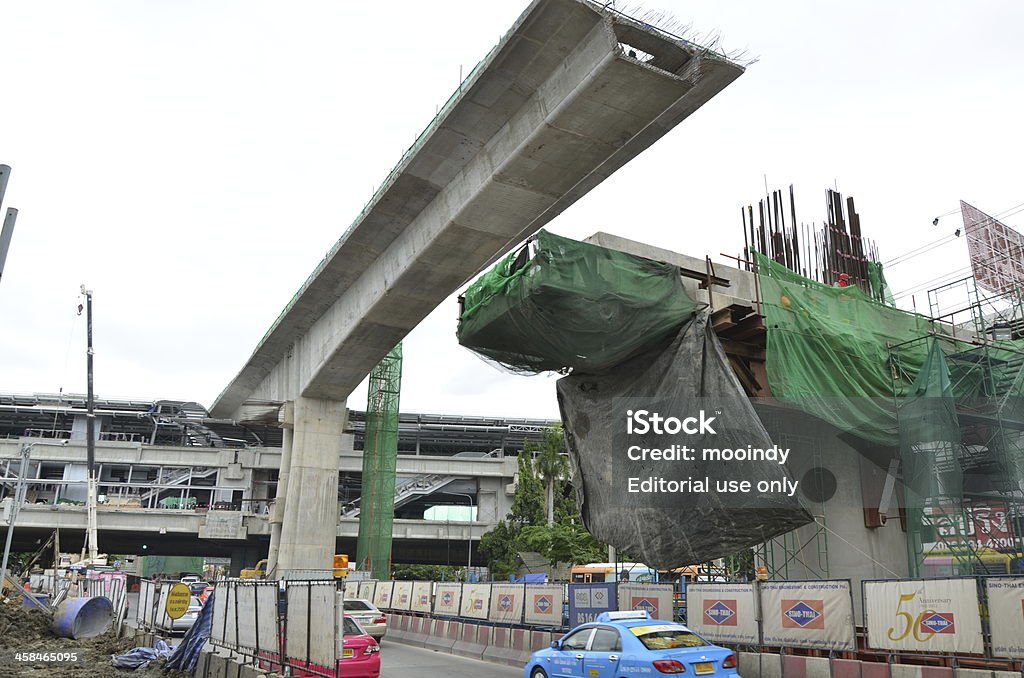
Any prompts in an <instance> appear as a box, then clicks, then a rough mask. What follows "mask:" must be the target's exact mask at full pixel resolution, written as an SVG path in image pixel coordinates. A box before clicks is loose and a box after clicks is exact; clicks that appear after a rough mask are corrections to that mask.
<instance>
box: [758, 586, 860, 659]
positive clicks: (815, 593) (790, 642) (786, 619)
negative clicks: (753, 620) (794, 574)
mask: <svg viewBox="0 0 1024 678" xmlns="http://www.w3.org/2000/svg"><path fill="white" fill-rule="evenodd" d="M761 617H762V620H761V633H762V640H761V642H762V643H763V644H764V645H778V646H781V647H810V648H818V649H826V650H851V651H852V650H856V649H857V639H856V635H855V631H854V624H853V599H852V598H851V594H850V582H849V581H847V580H845V579H842V580H833V581H765V582H761Z"/></svg>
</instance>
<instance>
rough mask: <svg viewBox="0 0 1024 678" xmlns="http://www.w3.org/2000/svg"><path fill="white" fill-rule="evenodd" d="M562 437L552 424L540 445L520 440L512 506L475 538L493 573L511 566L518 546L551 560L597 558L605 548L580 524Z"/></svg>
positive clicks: (496, 574) (504, 573)
mask: <svg viewBox="0 0 1024 678" xmlns="http://www.w3.org/2000/svg"><path fill="white" fill-rule="evenodd" d="M563 442H564V437H563V434H562V428H561V427H560V426H557V427H555V428H552V429H549V430H548V431H547V432H545V435H544V438H543V440H542V442H541V444H540V445H536V444H534V443H532V442H531V441H527V442H526V443H525V444H524V445H523V451H522V452H521V453H520V454H519V470H518V473H517V474H516V493H515V496H514V497H513V498H512V508H511V510H510V511H509V514H508V515H507V516H506V518H505V520H502V521H500V522H499V523H498V524H497V525H496V526H495V527H494V529H492V530H491V531H489V532H487V533H486V534H484V536H483V538H482V539H481V540H480V552H481V553H482V554H483V555H484V557H485V558H487V565H488V567H489V568H490V570H491V573H492V574H493V576H494V578H495V579H504V578H505V577H507V576H508V575H509V574H512V573H514V572H515V570H516V555H517V552H519V551H534V552H536V553H539V554H541V555H542V556H543V557H544V558H545V559H546V560H547V561H548V562H549V563H551V565H552V566H554V565H557V564H559V563H562V564H565V563H568V564H570V565H577V564H579V563H590V562H595V561H602V560H603V559H604V557H605V553H607V546H605V545H603V544H601V543H600V542H598V541H597V540H596V539H594V537H593V536H592V535H591V534H590V533H589V532H587V530H586V528H585V527H583V521H582V519H581V518H580V513H579V509H578V508H577V506H576V492H575V489H574V487H573V485H572V482H571V481H570V478H569V477H568V476H569V464H568V461H567V459H566V457H565V455H564V454H563V453H562V450H563ZM535 454H536V460H534V456H535Z"/></svg>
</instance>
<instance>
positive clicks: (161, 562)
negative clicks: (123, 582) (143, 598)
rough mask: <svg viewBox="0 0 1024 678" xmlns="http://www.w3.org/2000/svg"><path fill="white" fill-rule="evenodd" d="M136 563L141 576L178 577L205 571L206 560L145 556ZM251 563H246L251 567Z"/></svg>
mask: <svg viewBox="0 0 1024 678" xmlns="http://www.w3.org/2000/svg"><path fill="white" fill-rule="evenodd" d="M139 561H141V562H137V563H136V567H137V568H138V573H139V576H140V577H143V578H145V579H148V578H150V577H153V576H154V575H157V574H160V575H163V576H165V577H170V578H172V579H177V578H178V577H180V576H181V574H182V573H186V574H188V573H194V574H200V575H201V574H202V573H203V564H204V560H203V558H202V557H201V556H195V557H193V556H143V557H142V558H139ZM250 566H251V563H250V564H248V565H246V567H250Z"/></svg>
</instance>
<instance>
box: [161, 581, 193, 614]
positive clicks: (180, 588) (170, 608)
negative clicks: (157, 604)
mask: <svg viewBox="0 0 1024 678" xmlns="http://www.w3.org/2000/svg"><path fill="white" fill-rule="evenodd" d="M191 600H192V592H191V591H189V588H188V586H187V585H186V584H175V585H174V586H172V587H171V590H170V591H168V592H167V603H166V605H164V611H165V612H166V613H167V616H168V617H169V618H171V619H180V618H181V617H183V616H184V615H185V613H186V612H188V604H189V602H191Z"/></svg>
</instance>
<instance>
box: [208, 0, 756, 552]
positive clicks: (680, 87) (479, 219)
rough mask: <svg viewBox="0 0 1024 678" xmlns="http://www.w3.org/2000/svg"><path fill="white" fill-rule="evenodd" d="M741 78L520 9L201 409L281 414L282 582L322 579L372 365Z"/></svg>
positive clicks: (570, 14)
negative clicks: (348, 439) (301, 574)
mask: <svg viewBox="0 0 1024 678" xmlns="http://www.w3.org/2000/svg"><path fill="white" fill-rule="evenodd" d="M741 73H742V68H741V67H739V66H737V65H736V64H734V63H732V62H730V61H728V60H727V59H725V58H723V57H721V56H718V55H716V54H713V53H711V52H710V51H709V50H705V49H703V48H700V47H698V46H695V45H693V44H690V43H687V42H685V41H682V40H679V39H677V38H675V37H673V36H670V35H668V34H666V33H663V32H661V31H659V30H657V29H655V28H653V27H650V26H647V25H646V24H643V23H641V22H637V21H634V20H631V19H629V18H626V17H624V16H622V15H620V14H617V13H614V12H611V11H607V10H604V9H602V5H599V4H597V3H593V2H587V1H586V0H535V1H534V2H533V3H531V5H530V6H529V7H528V8H527V10H526V11H525V12H524V13H523V14H522V16H521V17H520V18H519V19H518V20H517V21H516V23H515V24H514V25H513V26H512V28H511V30H509V32H508V33H507V34H506V35H505V36H504V37H503V38H502V40H501V41H500V42H499V43H498V45H497V46H496V47H495V48H494V49H493V50H492V51H491V53H490V54H489V55H488V56H487V57H485V58H484V60H483V61H482V62H481V63H480V64H479V65H478V66H477V68H476V69H474V71H473V72H472V73H471V74H470V76H469V77H468V78H467V79H466V81H465V82H464V83H463V84H462V86H461V87H460V89H459V91H458V92H457V93H456V94H454V95H453V96H452V98H451V99H450V100H449V102H448V103H447V104H446V106H445V107H444V109H443V110H442V111H441V112H440V113H439V114H438V116H437V117H436V118H435V119H434V121H433V122H431V124H430V125H429V126H428V127H427V129H426V130H425V131H424V133H423V134H422V135H421V136H420V138H419V139H418V140H417V142H416V143H415V144H414V145H413V146H412V147H411V148H410V149H409V150H408V152H407V153H406V154H405V156H404V157H403V159H402V160H401V161H400V163H399V164H398V166H397V167H396V168H395V169H394V170H393V171H392V173H391V174H390V175H389V176H388V178H387V179H386V181H385V182H384V184H383V185H382V187H381V188H380V189H379V191H378V192H377V194H376V195H375V196H374V198H373V199H372V200H371V202H370V203H369V204H368V205H367V206H366V208H365V209H364V210H363V212H362V213H361V214H360V215H359V216H358V218H357V219H356V221H355V222H354V223H353V224H352V226H351V227H350V228H349V229H348V230H347V231H346V232H345V233H344V235H342V237H341V239H340V240H339V241H338V243H337V244H336V245H335V246H334V247H333V248H332V249H331V250H330V252H328V254H327V256H326V257H325V258H324V260H323V261H322V262H321V263H320V265H319V266H317V268H316V270H315V271H314V272H313V274H312V275H311V276H310V277H309V279H308V280H307V281H306V282H305V284H304V285H303V286H302V288H301V289H300V290H299V292H298V293H297V294H296V295H295V297H294V298H293V300H292V301H291V303H289V304H288V306H287V307H286V308H285V309H284V311H283V312H282V313H281V315H280V316H279V317H278V319H277V320H276V321H275V322H274V324H273V326H272V327H271V328H270V330H269V331H268V332H267V334H266V335H265V336H264V337H263V339H262V340H261V341H260V342H259V345H258V346H257V348H256V350H255V351H254V353H253V354H252V356H251V357H250V358H249V360H248V362H247V363H246V365H245V366H244V367H243V368H242V370H241V371H240V372H239V373H238V375H237V376H236V377H235V379H234V380H233V381H232V382H231V383H230V384H229V385H228V386H227V388H226V389H225V390H224V391H223V393H222V394H221V395H220V397H219V398H218V400H217V402H216V403H215V404H214V406H213V408H212V409H213V412H212V413H213V415H214V416H217V417H227V418H232V419H239V420H244V419H246V418H247V416H249V415H247V404H259V405H262V406H264V407H265V406H266V405H267V404H268V403H270V404H283V403H291V405H290V406H289V407H287V408H285V409H284V411H283V418H282V422H283V424H284V425H285V426H286V427H290V428H291V430H292V432H291V433H290V434H289V435H286V436H285V451H284V458H285V459H286V460H287V467H288V482H287V486H285V485H284V483H282V485H281V491H282V492H286V495H285V496H297V495H300V494H301V496H302V498H303V502H302V504H301V509H300V505H299V504H297V503H296V502H290V501H287V500H286V498H285V497H282V496H280V495H279V497H278V499H279V501H278V506H277V510H278V513H277V514H275V516H274V519H273V521H274V522H273V524H274V525H275V526H279V527H275V535H272V539H271V544H272V546H271V557H272V560H273V561H274V562H273V564H274V565H276V567H278V568H279V569H281V570H287V569H293V568H294V569H304V568H319V567H323V563H325V562H328V560H329V557H330V555H331V553H332V549H333V543H331V542H332V540H331V539H330V536H329V535H331V532H332V530H331V529H330V528H331V525H333V523H334V520H335V517H336V516H337V506H336V498H335V496H336V492H335V486H334V483H335V482H336V478H337V467H336V465H335V464H336V460H337V448H338V445H339V444H340V434H341V431H342V429H343V428H344V417H345V402H344V401H345V398H347V397H348V395H349V393H351V392H352V390H353V389H354V388H355V387H356V386H357V385H358V384H359V382H360V381H362V379H363V378H364V377H365V376H366V375H367V374H368V373H369V371H370V369H371V368H372V367H373V365H374V364H376V363H377V362H378V361H379V360H380V359H381V358H382V357H384V355H385V354H386V353H387V352H388V351H389V350H390V349H391V348H392V347H393V346H394V345H395V344H397V343H398V342H399V341H401V340H402V338H403V337H405V335H406V334H407V333H408V332H409V331H410V330H411V329H412V328H413V327H415V326H416V325H417V324H418V323H419V322H420V321H421V320H422V319H423V318H424V317H425V316H426V315H427V314H428V313H429V312H430V311H431V310H433V309H434V308H435V307H436V306H437V305H438V304H440V303H441V302H442V301H443V300H444V299H445V298H447V297H448V296H449V295H451V294H452V293H453V292H455V291H456V290H457V289H458V288H459V287H460V286H461V285H462V284H463V283H465V282H466V281H467V280H468V279H469V278H471V277H472V276H473V275H474V274H476V273H477V272H478V271H480V270H481V269H482V268H483V267H484V266H486V265H487V264H488V263H489V262H491V261H493V260H494V259H495V258H496V257H497V256H499V255H500V254H503V253H504V252H506V251H508V250H509V249H510V248H511V247H512V246H513V245H515V244H516V243H518V242H520V241H521V240H522V239H523V238H524V237H526V236H528V235H530V234H532V233H534V232H536V231H537V230H538V229H539V228H541V227H542V226H543V225H545V224H546V223H548V222H549V221H551V219H553V218H554V217H555V216H557V215H558V214H560V213H561V212H562V211H563V210H565V209H566V208H567V207H569V206H570V205H572V204H573V203H574V202H575V201H576V200H578V199H579V198H581V197H582V196H583V195H585V194H586V193H587V192H588V191H590V190H591V189H592V188H594V187H595V186H597V185H598V184H600V183H601V182H602V181H604V179H606V178H607V177H608V176H610V175H611V174H612V173H613V172H615V170H617V169H618V168H620V167H622V166H623V165H625V164H626V163H627V162H629V161H630V160H631V159H632V158H634V157H636V155H638V154H639V153H640V152H642V151H643V150H644V149H646V148H647V147H649V146H650V145H651V144H653V143H654V142H655V141H657V140H658V139H660V138H661V137H662V136H664V135H665V134H666V133H667V132H668V131H669V130H671V129H672V128H673V127H674V126H675V125H677V124H678V123H679V122H681V121H682V120H683V119H685V118H686V117H687V116H688V115H690V114H691V113H692V112H693V111H695V110H696V109H697V108H699V107H700V106H701V105H703V104H704V103H705V102H706V101H708V100H709V99H710V98H711V97H713V96H714V95H715V94H717V93H718V92H719V91H721V90H722V89H723V88H724V87H725V86H726V85H728V84H729V83H730V82H732V81H733V80H735V79H736V78H737V77H738V76H739V75H740V74H741ZM282 500H283V501H282ZM282 503H283V505H284V509H283V511H281V510H280V505H281V504H282ZM311 506H316V507H318V508H316V510H310V507H311ZM278 542H279V546H280V548H279V549H278V548H277V546H278ZM278 552H279V556H280V557H279V560H275V553H278Z"/></svg>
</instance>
